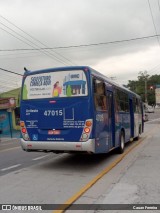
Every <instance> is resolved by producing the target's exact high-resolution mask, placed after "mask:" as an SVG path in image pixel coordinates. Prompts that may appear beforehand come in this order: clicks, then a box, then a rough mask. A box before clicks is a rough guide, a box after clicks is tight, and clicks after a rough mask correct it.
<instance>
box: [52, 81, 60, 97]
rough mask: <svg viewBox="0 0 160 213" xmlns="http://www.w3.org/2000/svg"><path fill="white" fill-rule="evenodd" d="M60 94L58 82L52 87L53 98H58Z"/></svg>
mask: <svg viewBox="0 0 160 213" xmlns="http://www.w3.org/2000/svg"><path fill="white" fill-rule="evenodd" d="M61 92H62V87H61V86H59V81H57V82H56V83H55V84H54V85H53V97H59V95H60V94H61Z"/></svg>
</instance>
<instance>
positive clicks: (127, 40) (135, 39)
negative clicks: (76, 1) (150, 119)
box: [0, 34, 160, 52]
mask: <svg viewBox="0 0 160 213" xmlns="http://www.w3.org/2000/svg"><path fill="white" fill-rule="evenodd" d="M159 36H160V34H156V35H150V36H143V37H136V38H131V39H124V40H116V41H108V42H100V43H92V44H80V45H71V46H61V47H46V48H38V49H36V48H34V49H27V48H23V49H22V48H21V49H3V50H2V49H1V50H0V52H7V51H8V52H9V51H33V50H52V49H69V48H79V47H90V46H99V45H108V44H116V43H123V42H131V41H137V40H143V39H150V38H155V37H159Z"/></svg>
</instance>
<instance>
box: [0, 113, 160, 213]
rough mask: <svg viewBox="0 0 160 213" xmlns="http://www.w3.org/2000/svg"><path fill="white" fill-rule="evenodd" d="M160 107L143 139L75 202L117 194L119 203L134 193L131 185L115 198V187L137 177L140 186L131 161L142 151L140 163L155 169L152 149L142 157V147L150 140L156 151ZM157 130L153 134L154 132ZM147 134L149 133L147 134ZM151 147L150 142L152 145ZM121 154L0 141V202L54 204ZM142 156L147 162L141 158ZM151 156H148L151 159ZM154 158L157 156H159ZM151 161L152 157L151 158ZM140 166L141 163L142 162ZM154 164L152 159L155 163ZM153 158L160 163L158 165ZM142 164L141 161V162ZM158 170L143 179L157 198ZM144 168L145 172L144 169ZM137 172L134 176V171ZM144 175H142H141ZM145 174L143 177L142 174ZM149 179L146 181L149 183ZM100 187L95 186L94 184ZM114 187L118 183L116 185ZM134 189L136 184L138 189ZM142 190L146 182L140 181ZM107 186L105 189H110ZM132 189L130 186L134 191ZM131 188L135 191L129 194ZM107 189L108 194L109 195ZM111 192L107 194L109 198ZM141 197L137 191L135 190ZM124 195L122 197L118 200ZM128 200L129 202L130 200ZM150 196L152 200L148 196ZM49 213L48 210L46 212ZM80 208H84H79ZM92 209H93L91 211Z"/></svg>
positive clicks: (97, 199) (73, 193)
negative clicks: (31, 148) (32, 148)
mask: <svg viewBox="0 0 160 213" xmlns="http://www.w3.org/2000/svg"><path fill="white" fill-rule="evenodd" d="M158 118H160V111H156V112H155V113H152V114H151V113H150V114H149V121H148V122H146V123H145V132H144V133H143V134H142V136H141V139H142V140H143V142H142V144H141V145H140V146H139V145H138V147H137V148H136V149H135V150H133V151H132V153H129V154H128V155H127V156H128V157H125V159H124V160H123V161H122V162H121V163H119V164H118V165H117V166H116V167H115V168H114V169H112V170H111V172H110V173H108V174H106V175H105V176H104V178H101V179H100V180H99V181H98V182H97V183H96V184H95V185H94V186H93V187H92V188H91V189H90V190H88V191H86V192H85V193H84V194H83V195H82V196H80V198H79V199H77V201H75V202H77V203H96V202H101V203H102V202H111V200H110V199H113V197H114V196H115V197H116V200H117V201H118V202H119V203H120V202H122V200H123V199H124V200H125V199H126V198H127V197H130V198H131V197H132V194H133V195H134V196H135V195H136V193H137V194H138V192H137V191H136V190H133V189H135V188H134V187H135V186H134V187H133V188H132V187H130V188H129V191H127V193H126V194H124V195H123V196H120V197H117V196H116V194H117V193H118V194H120V193H119V191H118V190H120V191H121V190H122V191H123V186H125V187H126V188H127V187H128V186H129V185H127V184H130V185H132V183H131V182H132V181H133V182H134V184H135V182H136V181H138V183H139V185H138V186H137V187H140V184H142V185H143V179H142V182H141V181H140V180H139V178H141V177H140V174H141V170H140V169H139V170H138V173H137V171H136V168H134V170H133V172H134V178H135V179H134V178H132V175H133V172H132V165H134V163H135V162H136V160H137V159H140V157H139V156H142V158H143V160H144V161H143V162H142V161H141V162H140V165H139V164H138V168H139V167H140V166H142V167H144V165H145V163H146V164H147V165H150V167H151V168H152V164H151V163H153V164H154V165H155V168H156V171H158V165H160V162H154V161H155V158H151V157H152V155H153V154H154V151H152V152H151V153H150V154H149V155H147V156H148V157H145V154H144V153H143V152H144V149H146V150H147V152H149V150H148V149H147V146H148V145H150V146H151V145H152V144H151V143H150V141H151V140H152V142H154V141H155V147H154V148H155V149H156V148H157V150H155V151H156V154H157V152H158V153H159V150H158V148H159V147H158V140H159V139H158V138H159V135H158V134H159V130H157V129H158V128H159V126H158V125H159V124H160V121H159V120H158ZM155 130H156V131H157V132H156V134H155V133H154V131H155ZM145 137H148V139H146V138H145ZM134 143H135V142H133V143H129V144H128V145H127V146H126V148H125V152H126V151H127V150H128V149H129V148H130V147H132V146H134ZM151 147H152V146H151ZM118 157H119V155H117V154H115V152H111V153H109V154H105V155H70V154H60V155H56V154H53V153H50V154H45V153H27V152H24V151H22V149H21V147H20V145H19V141H18V140H12V141H8V142H6V143H5V144H4V142H1V143H0V162H1V164H0V175H1V177H0V203H12V204H14V203H17V204H22V203H29V204H36V203H37V204H57V203H65V202H66V200H68V199H69V198H71V197H73V195H75V194H77V193H78V192H79V191H80V190H81V189H82V188H83V187H84V186H85V185H87V184H88V183H89V182H90V181H91V180H92V179H94V178H95V176H97V174H99V173H101V172H102V170H104V169H105V168H106V167H109V165H110V164H112V163H113V162H114V161H115V160H116V159H117V158H118ZM145 159H146V161H145ZM149 159H152V160H151V161H149ZM157 159H159V158H158V157H157ZM153 160H154V161H153ZM142 163H143V164H144V165H143V164H142ZM155 163H156V164H155ZM157 163H159V164H158V165H157ZM141 164H142V165H141ZM129 170H130V174H128V178H129V180H130V181H131V182H130V183H127V184H126V185H125V184H124V185H123V184H122V185H121V184H120V185H119V184H118V183H119V181H120V180H121V179H122V177H124V180H125V181H126V182H127V178H126V177H125V176H123V175H125V174H127V171H129ZM156 171H155V172H154V175H155V181H154V179H153V178H154V177H152V176H151V175H150V176H149V178H150V180H147V178H146V179H145V182H144V184H146V185H147V183H148V184H149V187H152V184H151V183H152V182H153V183H154V182H155V183H156V184H157V185H155V186H154V189H155V192H154V191H153V190H152V194H151V196H152V197H157V201H158V199H159V195H158V194H157V190H156V187H157V189H158V190H159V188H158V183H157V181H156V180H157V178H156V175H157V173H156ZM145 172H146V171H145ZM136 175H137V176H136ZM144 175H145V174H144ZM143 178H144V177H143ZM147 181H148V182H147ZM97 186H98V187H97ZM113 186H119V188H114V187H113ZM126 188H125V190H126ZM136 189H137V188H136ZM144 189H145V186H144ZM108 190H109V191H108ZM132 190H133V191H132ZM132 192H133V193H132ZM110 193H111V194H110ZM143 193H144V194H145V193H146V195H145V196H144V199H142V200H139V202H140V201H145V198H146V199H149V197H147V193H148V195H149V192H148V191H147V189H146V191H145V190H143ZM108 195H109V197H108ZM138 195H139V196H140V194H138ZM121 197H122V199H120V198H121ZM131 201H132V199H131V200H129V201H128V202H131ZM151 201H153V200H151ZM48 212H49V211H48ZM83 212H84V211H83ZM94 212H95V211H94Z"/></svg>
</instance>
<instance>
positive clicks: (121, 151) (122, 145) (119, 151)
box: [117, 131, 125, 154]
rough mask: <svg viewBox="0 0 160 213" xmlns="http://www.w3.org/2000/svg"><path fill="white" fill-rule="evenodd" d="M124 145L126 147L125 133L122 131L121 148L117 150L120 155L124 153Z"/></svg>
mask: <svg viewBox="0 0 160 213" xmlns="http://www.w3.org/2000/svg"><path fill="white" fill-rule="evenodd" d="M124 145H125V137H124V132H122V131H121V134H120V137H119V147H118V149H117V152H118V154H122V153H123V152H124Z"/></svg>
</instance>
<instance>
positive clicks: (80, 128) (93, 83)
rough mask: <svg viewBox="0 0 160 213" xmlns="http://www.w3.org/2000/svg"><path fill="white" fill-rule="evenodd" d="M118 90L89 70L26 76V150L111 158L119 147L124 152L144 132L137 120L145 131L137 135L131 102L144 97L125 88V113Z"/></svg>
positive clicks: (23, 112)
mask: <svg viewBox="0 0 160 213" xmlns="http://www.w3.org/2000/svg"><path fill="white" fill-rule="evenodd" d="M117 89H118V87H117V86H116V87H115V86H114V84H112V83H111V82H107V81H106V79H104V78H103V76H101V75H99V74H98V72H96V71H93V70H92V69H91V68H89V67H78V66H77V67H63V68H53V69H46V70H39V71H33V72H29V71H26V72H25V74H24V79H23V82H22V96H21V123H20V125H21V133H22V139H21V146H22V148H23V150H25V151H45V152H49V151H51V152H55V153H59V152H82V151H84V152H90V153H105V152H108V151H110V150H111V149H113V148H118V147H119V149H120V150H121V151H122V149H123V146H124V143H125V142H126V141H128V140H130V138H133V137H138V135H139V133H141V132H142V123H141V120H138V121H136V123H137V125H138V126H137V127H136V128H138V129H139V128H140V130H139V132H138V133H137V134H138V135H133V134H134V133H133V132H134V131H135V130H133V129H132V130H131V128H134V126H135V124H132V125H130V121H131V120H132V123H134V122H135V121H134V116H133V115H131V113H134V112H133V111H134V109H133V108H134V107H130V106H129V98H131V97H132V98H133V99H134V98H135V99H136V98H137V99H138V96H136V94H133V93H128V91H125V90H124V89H122V90H124V91H125V92H126V93H125V92H124V94H123V95H122V94H121V95H122V96H124V97H122V99H123V98H124V99H126V100H123V101H125V102H124V103H123V105H124V107H125V106H126V110H127V111H126V112H125V111H123V112H120V111H118V108H117V106H116V104H119V105H120V104H121V105H122V103H120V102H121V101H119V100H117V101H115V100H116V98H117V96H116V90H117ZM127 93H128V95H127ZM125 94H126V95H125ZM129 94H130V97H129ZM127 104H128V105H127ZM116 108H117V109H116ZM130 108H131V109H130ZM139 108H140V105H139ZM123 110H125V108H124V109H123ZM140 110H141V109H139V113H137V116H139V115H138V114H142V113H141V112H140ZM117 119H118V120H117ZM122 120H123V121H122ZM122 132H123V133H122ZM120 134H123V137H122V142H121V139H120V138H121V136H120ZM125 137H126V138H125ZM125 140H126V141H125Z"/></svg>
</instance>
